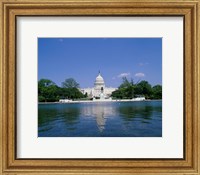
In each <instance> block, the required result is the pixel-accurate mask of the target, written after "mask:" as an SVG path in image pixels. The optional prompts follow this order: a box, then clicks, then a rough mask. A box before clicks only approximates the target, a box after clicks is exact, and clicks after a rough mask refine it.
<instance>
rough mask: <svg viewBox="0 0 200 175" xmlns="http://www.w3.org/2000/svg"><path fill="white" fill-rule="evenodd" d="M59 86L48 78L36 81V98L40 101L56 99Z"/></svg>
mask: <svg viewBox="0 0 200 175" xmlns="http://www.w3.org/2000/svg"><path fill="white" fill-rule="evenodd" d="M58 89H59V87H58V86H57V85H56V84H55V83H54V82H53V81H51V80H49V79H41V80H39V82H38V100H39V101H40V102H50V101H57V100H58V99H59V96H58Z"/></svg>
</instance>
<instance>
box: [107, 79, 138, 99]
mask: <svg viewBox="0 0 200 175" xmlns="http://www.w3.org/2000/svg"><path fill="white" fill-rule="evenodd" d="M111 96H112V97H114V98H120V99H123V98H126V99H127V98H128V99H131V98H133V97H134V82H133V79H131V81H129V80H128V79H127V78H126V77H123V78H122V84H121V85H120V86H119V88H118V90H116V91H114V92H113V93H112V95H111Z"/></svg>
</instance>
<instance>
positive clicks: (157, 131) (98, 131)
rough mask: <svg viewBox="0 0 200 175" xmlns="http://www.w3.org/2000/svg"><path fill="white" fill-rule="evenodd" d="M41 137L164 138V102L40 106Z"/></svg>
mask: <svg viewBox="0 0 200 175" xmlns="http://www.w3.org/2000/svg"><path fill="white" fill-rule="evenodd" d="M38 136H39V137H161V136H162V101H138V102H136V101H133V102H96V103H95V102H94V103H65V104H58V103H55V104H39V105H38Z"/></svg>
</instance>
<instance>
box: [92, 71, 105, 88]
mask: <svg viewBox="0 0 200 175" xmlns="http://www.w3.org/2000/svg"><path fill="white" fill-rule="evenodd" d="M94 85H95V86H100V85H101V86H105V83H104V80H103V77H102V76H101V74H100V72H99V75H98V76H97V77H96V80H95V83H94Z"/></svg>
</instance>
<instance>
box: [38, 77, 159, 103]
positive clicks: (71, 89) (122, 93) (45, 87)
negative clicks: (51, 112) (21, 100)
mask: <svg viewBox="0 0 200 175" xmlns="http://www.w3.org/2000/svg"><path fill="white" fill-rule="evenodd" d="M79 87H80V86H79V83H77V82H76V80H74V79H73V78H68V79H66V80H65V81H64V82H62V86H61V87H59V86H57V85H56V84H55V83H54V82H53V81H51V80H49V79H40V80H39V81H38V101H39V102H55V101H59V99H72V100H76V99H88V95H87V94H83V93H82V92H81V91H80V90H79ZM138 96H144V97H145V98H146V99H162V86H161V85H156V86H153V87H152V86H151V85H150V84H149V83H148V81H140V82H139V83H134V82H133V80H132V79H131V80H130V81H129V80H128V79H127V78H126V77H123V78H122V84H121V85H120V86H119V87H118V89H117V90H116V91H114V92H112V95H111V97H112V98H113V99H132V98H135V97H138Z"/></svg>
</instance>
